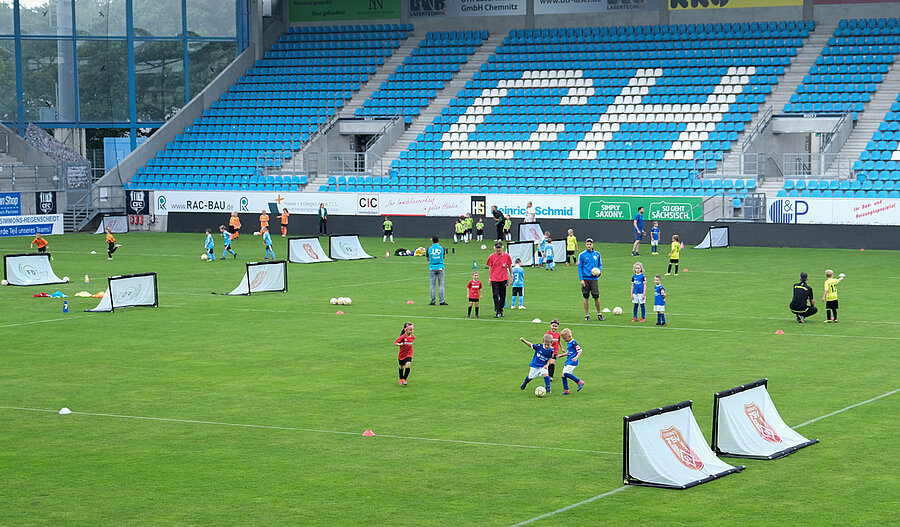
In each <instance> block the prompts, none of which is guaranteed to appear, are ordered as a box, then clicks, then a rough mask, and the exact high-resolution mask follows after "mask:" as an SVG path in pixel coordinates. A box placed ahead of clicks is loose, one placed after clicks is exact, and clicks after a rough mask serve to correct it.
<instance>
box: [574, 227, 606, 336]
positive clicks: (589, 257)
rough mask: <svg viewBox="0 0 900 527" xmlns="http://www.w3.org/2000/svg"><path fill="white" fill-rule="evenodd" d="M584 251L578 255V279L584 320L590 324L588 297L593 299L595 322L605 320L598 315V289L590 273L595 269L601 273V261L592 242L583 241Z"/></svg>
mask: <svg viewBox="0 0 900 527" xmlns="http://www.w3.org/2000/svg"><path fill="white" fill-rule="evenodd" d="M584 247H585V250H584V251H583V252H582V253H581V254H579V255H578V278H579V279H580V280H581V295H582V296H583V297H584V320H585V321H586V322H590V320H591V315H590V314H589V313H588V297H589V296H593V297H594V306H595V307H596V308H597V320H599V321H600V322H603V321H604V320H606V319H605V318H603V315H602V314H601V313H600V288H599V286H598V284H597V278H598V277H599V276H600V275H599V274H598V275H597V276H594V275H593V273H591V271H592V270H593V269H594V268H595V267H596V268H597V269H600V271H603V261H602V260H601V259H600V253H599V252H597V251H595V250H594V240H593V239H591V238H588V239H586V240H584Z"/></svg>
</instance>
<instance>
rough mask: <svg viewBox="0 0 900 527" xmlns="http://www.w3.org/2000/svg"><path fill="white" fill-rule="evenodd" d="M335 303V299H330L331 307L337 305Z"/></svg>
mask: <svg viewBox="0 0 900 527" xmlns="http://www.w3.org/2000/svg"><path fill="white" fill-rule="evenodd" d="M337 302H338V301H337V298H332V299H331V305H333V306H334V305H337Z"/></svg>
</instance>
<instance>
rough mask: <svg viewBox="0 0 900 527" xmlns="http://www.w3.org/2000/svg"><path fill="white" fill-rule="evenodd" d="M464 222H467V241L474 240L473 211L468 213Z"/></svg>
mask: <svg viewBox="0 0 900 527" xmlns="http://www.w3.org/2000/svg"><path fill="white" fill-rule="evenodd" d="M463 223H465V225H466V235H465V241H466V243H469V242H470V241H472V213H471V212H467V213H466V217H465V218H463Z"/></svg>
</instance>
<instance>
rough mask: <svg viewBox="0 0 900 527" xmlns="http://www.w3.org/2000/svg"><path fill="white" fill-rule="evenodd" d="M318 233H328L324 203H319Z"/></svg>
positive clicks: (326, 210)
mask: <svg viewBox="0 0 900 527" xmlns="http://www.w3.org/2000/svg"><path fill="white" fill-rule="evenodd" d="M319 234H322V235H325V234H328V209H326V208H325V204H324V203H319Z"/></svg>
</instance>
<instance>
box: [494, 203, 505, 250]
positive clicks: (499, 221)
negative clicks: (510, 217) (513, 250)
mask: <svg viewBox="0 0 900 527" xmlns="http://www.w3.org/2000/svg"><path fill="white" fill-rule="evenodd" d="M491 216H493V217H494V227H496V228H497V238H496V240H497V241H498V242H499V241H501V240H503V224H504V223H506V218H504V217H503V213H502V212H500V209H498V208H497V206H496V205H491Z"/></svg>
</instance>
